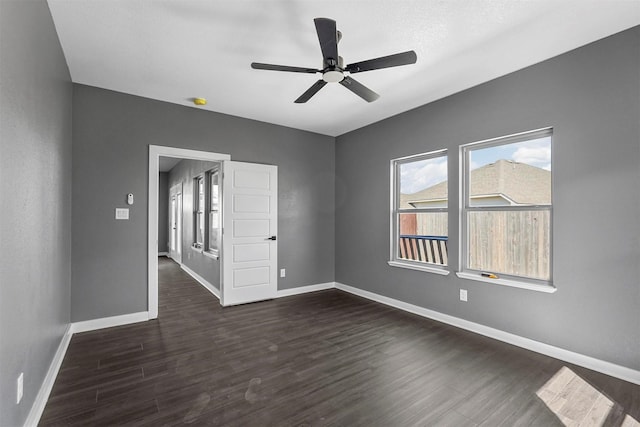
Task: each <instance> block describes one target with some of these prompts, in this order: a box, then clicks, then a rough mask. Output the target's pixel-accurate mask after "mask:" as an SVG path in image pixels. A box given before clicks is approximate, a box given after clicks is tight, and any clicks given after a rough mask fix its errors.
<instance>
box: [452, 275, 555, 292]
mask: <svg viewBox="0 0 640 427" xmlns="http://www.w3.org/2000/svg"><path fill="white" fill-rule="evenodd" d="M456 276H458V277H459V278H461V279H467V280H476V281H478V282H487V283H495V284H498V285H503V286H511V287H513V288H520V289H528V290H530V291H537V292H545V293H548V294H552V293H554V292H555V291H557V290H558V289H557V288H556V287H555V286H553V285H551V284H549V285H538V284H535V283H527V282H520V281H518V280H509V279H500V278H498V279H491V278H489V277H482V276H481V275H480V274H479V273H468V272H464V271H458V272H456Z"/></svg>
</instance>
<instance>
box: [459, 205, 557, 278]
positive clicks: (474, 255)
mask: <svg viewBox="0 0 640 427" xmlns="http://www.w3.org/2000/svg"><path fill="white" fill-rule="evenodd" d="M467 218H468V221H469V222H468V225H469V228H468V230H469V241H468V250H469V254H468V257H469V258H468V261H469V268H471V269H474V270H481V271H487V272H492V273H503V274H510V275H514V276H522V277H528V278H532V279H540V280H549V279H550V253H551V250H550V248H551V233H550V229H551V212H550V211H548V210H542V211H473V212H468V217H467Z"/></svg>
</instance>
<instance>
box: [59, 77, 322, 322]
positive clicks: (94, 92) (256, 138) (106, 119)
mask: <svg viewBox="0 0 640 427" xmlns="http://www.w3.org/2000/svg"><path fill="white" fill-rule="evenodd" d="M73 114H74V120H73V138H74V144H73V182H74V185H73V230H72V231H73V242H72V266H73V267H72V286H71V319H72V320H73V321H81V320H87V319H94V318H100V317H107V316H115V315H121V314H127V313H135V312H140V311H146V310H147V256H146V253H147V180H148V146H149V144H154V145H163V146H171V147H179V148H189V149H195V150H203V151H212V152H219V153H227V154H230V155H231V158H232V159H233V160H238V161H246V162H256V163H267V164H273V165H277V166H278V185H279V189H278V204H279V206H278V208H279V219H278V229H279V236H278V243H279V245H278V263H279V267H280V268H286V269H287V277H285V278H282V279H279V283H278V288H279V289H287V288H292V287H297V286H303V285H311V284H317V283H324V282H331V281H333V280H334V247H335V245H334V188H335V186H334V176H335V145H334V138H331V137H328V136H323V135H318V134H314V133H310V132H305V131H300V130H295V129H290V128H285V127H282V126H276V125H270V124H266V123H262V122H256V121H252V120H247V119H242V118H238V117H233V116H228V115H224V114H218V113H213V112H208V111H204V110H198V109H196V108H190V107H184V106H180V105H176V104H169V103H165V102H160V101H154V100H150V99H145V98H140V97H136V96H132V95H125V94H121V93H116V92H111V91H107V90H103V89H98V88H93V87H89V86H83V85H74V94H73ZM127 193H134V195H135V196H136V203H135V204H134V205H133V206H131V210H130V220H129V221H116V220H115V219H114V209H115V208H116V207H118V206H125V205H124V203H125V197H126V194H127Z"/></svg>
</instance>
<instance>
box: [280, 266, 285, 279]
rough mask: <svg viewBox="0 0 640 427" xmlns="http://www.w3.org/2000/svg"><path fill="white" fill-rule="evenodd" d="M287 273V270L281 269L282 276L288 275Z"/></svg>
mask: <svg viewBox="0 0 640 427" xmlns="http://www.w3.org/2000/svg"><path fill="white" fill-rule="evenodd" d="M286 274H287V272H286V271H285V269H284V268H281V269H280V277H284V276H286Z"/></svg>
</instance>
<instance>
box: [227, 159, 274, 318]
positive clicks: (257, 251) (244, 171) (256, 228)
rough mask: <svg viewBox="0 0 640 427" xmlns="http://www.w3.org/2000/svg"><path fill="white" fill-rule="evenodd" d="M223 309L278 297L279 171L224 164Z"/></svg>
mask: <svg viewBox="0 0 640 427" xmlns="http://www.w3.org/2000/svg"><path fill="white" fill-rule="evenodd" d="M222 169H223V178H222V186H223V191H222V200H223V203H222V210H223V215H222V228H223V234H222V264H221V267H222V286H221V288H222V289H221V291H222V292H221V299H220V303H221V304H222V305H223V306H229V305H237V304H244V303H248V302H254V301H261V300H266V299H271V298H275V297H276V293H277V290H278V282H277V281H278V275H277V266H278V262H277V261H278V260H277V258H278V242H277V235H278V168H277V166H271V165H261V164H255V163H243V162H234V161H224V162H222Z"/></svg>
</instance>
